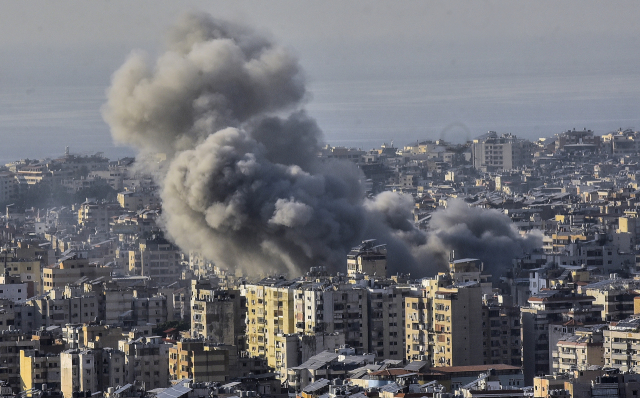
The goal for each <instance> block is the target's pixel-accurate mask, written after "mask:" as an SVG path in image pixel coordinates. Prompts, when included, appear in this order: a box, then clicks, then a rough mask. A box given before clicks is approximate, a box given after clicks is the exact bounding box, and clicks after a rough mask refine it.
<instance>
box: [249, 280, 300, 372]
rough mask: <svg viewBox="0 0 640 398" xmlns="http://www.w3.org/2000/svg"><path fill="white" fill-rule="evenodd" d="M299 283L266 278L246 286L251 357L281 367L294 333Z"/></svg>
mask: <svg viewBox="0 0 640 398" xmlns="http://www.w3.org/2000/svg"><path fill="white" fill-rule="evenodd" d="M298 284H299V282H295V281H286V280H271V279H267V280H264V281H261V282H260V283H258V284H255V285H246V287H245V288H246V298H247V331H246V333H247V346H248V350H249V354H250V355H251V356H259V357H263V358H266V359H267V363H268V365H269V366H271V367H274V368H279V367H281V364H282V360H283V357H284V355H285V353H284V352H283V349H284V346H285V341H286V338H285V336H284V335H286V334H289V333H295V327H296V324H295V318H294V296H295V289H296V288H297V286H298Z"/></svg>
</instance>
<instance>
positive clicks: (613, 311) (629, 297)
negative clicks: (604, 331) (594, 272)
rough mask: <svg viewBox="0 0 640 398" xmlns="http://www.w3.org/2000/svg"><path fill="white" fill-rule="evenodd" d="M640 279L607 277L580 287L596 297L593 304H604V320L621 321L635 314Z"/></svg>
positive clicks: (602, 314) (602, 315)
mask: <svg viewBox="0 0 640 398" xmlns="http://www.w3.org/2000/svg"><path fill="white" fill-rule="evenodd" d="M638 289H640V281H638V280H633V279H620V278H615V279H607V280H604V281H600V282H596V283H591V284H589V285H587V286H584V287H582V288H581V289H580V291H581V292H584V293H585V294H587V295H588V296H592V297H594V298H595V300H594V301H593V304H595V305H599V306H602V312H601V318H602V320H603V321H606V322H609V321H619V320H622V319H626V318H628V317H629V316H631V315H633V314H634V309H633V300H634V297H636V296H638V295H640V294H639V293H637V291H638Z"/></svg>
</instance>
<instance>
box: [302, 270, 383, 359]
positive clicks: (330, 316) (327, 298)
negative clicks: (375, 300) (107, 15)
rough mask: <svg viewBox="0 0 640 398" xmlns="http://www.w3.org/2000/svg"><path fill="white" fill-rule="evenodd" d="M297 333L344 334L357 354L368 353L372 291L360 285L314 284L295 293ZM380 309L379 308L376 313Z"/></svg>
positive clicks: (303, 286)
mask: <svg viewBox="0 0 640 398" xmlns="http://www.w3.org/2000/svg"><path fill="white" fill-rule="evenodd" d="M294 307H295V309H294V311H295V321H296V323H295V332H297V333H304V334H314V333H343V334H344V336H345V343H346V344H347V345H348V346H350V347H353V348H354V349H355V350H356V351H357V352H358V353H364V352H369V349H370V344H369V341H370V333H369V315H370V310H369V292H368V291H367V290H366V289H365V288H363V287H361V286H358V285H352V284H345V283H335V284H331V283H326V282H325V283H315V284H314V283H312V284H306V285H302V286H300V287H299V288H298V289H297V291H296V292H295V301H294ZM379 312H380V311H377V314H378V313H379Z"/></svg>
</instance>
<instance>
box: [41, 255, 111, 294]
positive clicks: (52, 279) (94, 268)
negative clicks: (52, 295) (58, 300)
mask: <svg viewBox="0 0 640 398" xmlns="http://www.w3.org/2000/svg"><path fill="white" fill-rule="evenodd" d="M111 271H112V269H111V267H106V266H101V265H99V264H91V263H89V260H88V259H86V258H80V257H78V256H77V255H75V254H72V255H69V256H68V257H66V258H63V259H62V260H60V261H59V262H58V263H56V264H53V265H49V266H47V267H45V268H44V269H43V270H42V285H43V291H44V292H48V291H49V290H52V289H56V288H57V289H64V288H65V286H67V285H70V284H73V283H76V282H78V281H79V280H80V279H85V278H86V279H87V280H94V279H97V278H104V279H105V280H108V279H110V278H111Z"/></svg>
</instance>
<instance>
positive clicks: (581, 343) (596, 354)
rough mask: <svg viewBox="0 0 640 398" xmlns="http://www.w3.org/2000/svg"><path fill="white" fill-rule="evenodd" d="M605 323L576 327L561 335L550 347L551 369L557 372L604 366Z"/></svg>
mask: <svg viewBox="0 0 640 398" xmlns="http://www.w3.org/2000/svg"><path fill="white" fill-rule="evenodd" d="M604 329H605V325H596V326H591V327H581V328H578V329H577V330H576V331H575V332H574V333H573V334H570V335H567V336H564V337H562V338H561V339H560V340H558V342H557V343H556V345H555V347H553V349H552V354H551V357H552V361H553V362H552V369H553V372H557V373H569V372H572V371H575V370H578V371H584V370H587V368H589V367H590V366H592V365H598V366H604V364H605V361H604V347H603V341H604V340H603V330H604Z"/></svg>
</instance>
